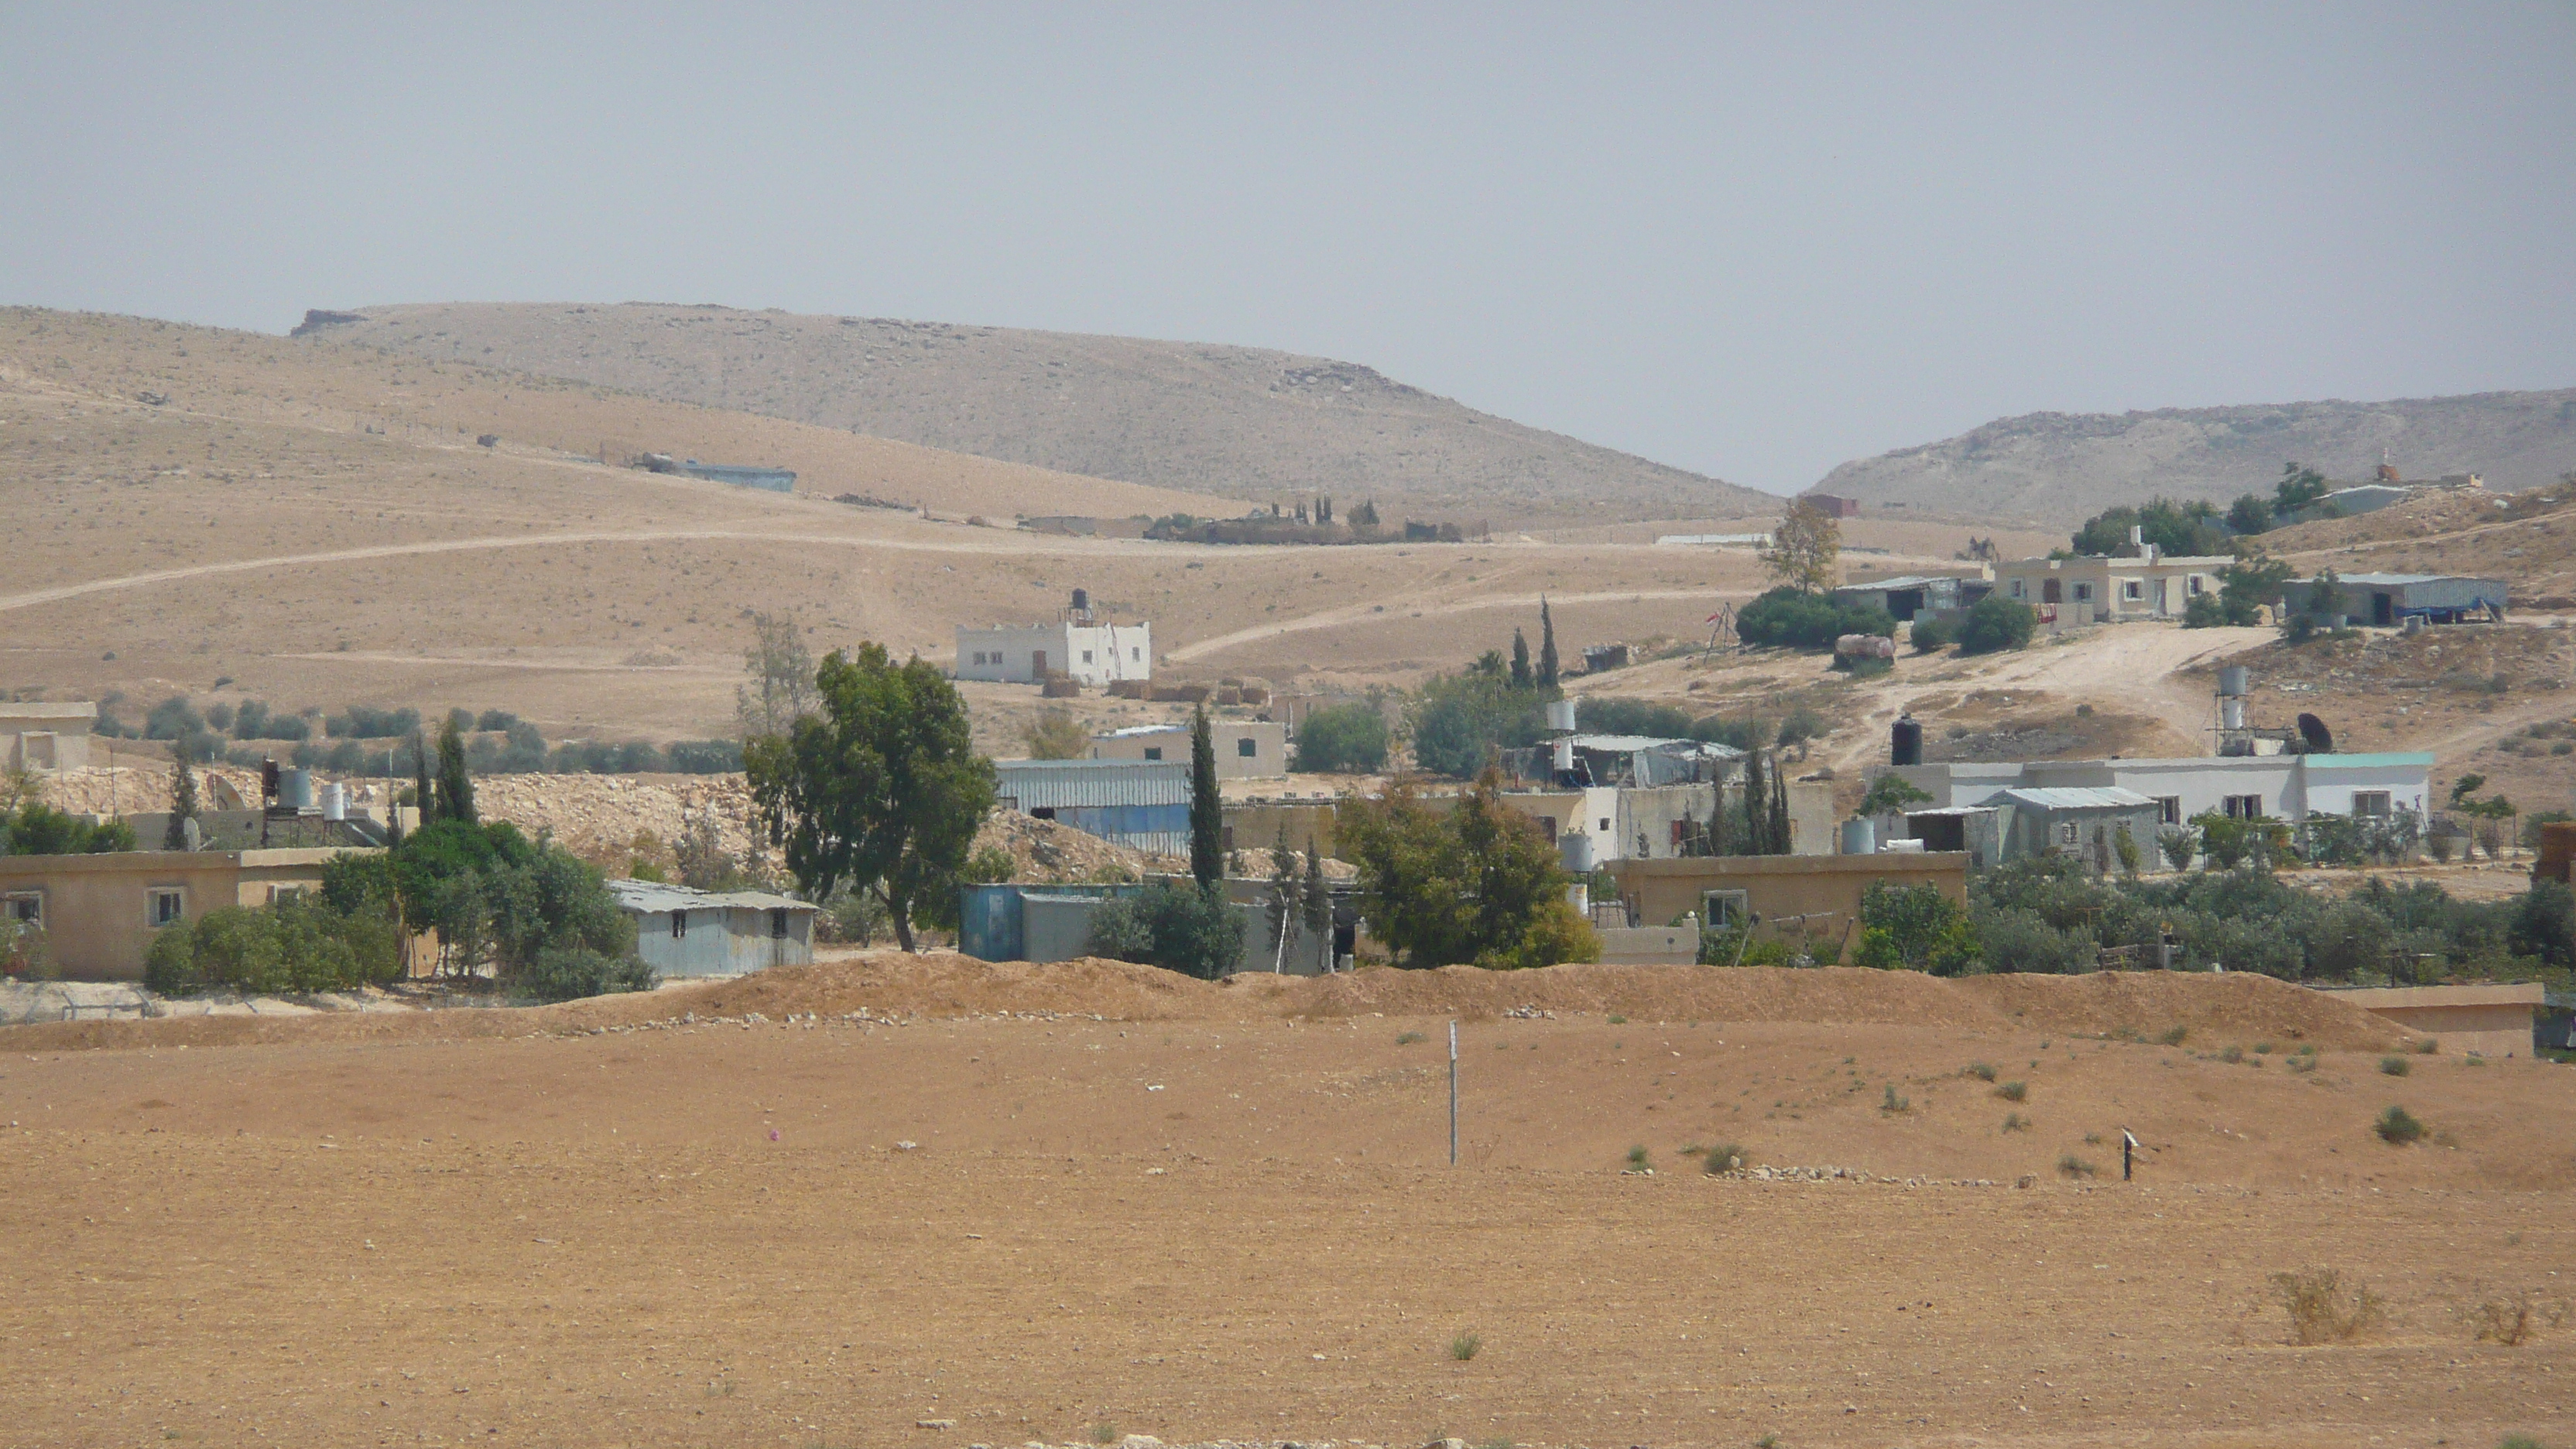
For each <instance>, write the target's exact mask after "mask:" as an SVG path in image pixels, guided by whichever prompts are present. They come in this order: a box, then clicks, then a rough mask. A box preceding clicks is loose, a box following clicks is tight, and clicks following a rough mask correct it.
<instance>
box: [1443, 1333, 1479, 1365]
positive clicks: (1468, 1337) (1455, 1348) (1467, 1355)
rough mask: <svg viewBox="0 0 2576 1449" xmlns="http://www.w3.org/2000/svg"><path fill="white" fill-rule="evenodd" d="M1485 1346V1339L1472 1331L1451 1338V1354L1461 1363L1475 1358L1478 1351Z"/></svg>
mask: <svg viewBox="0 0 2576 1449" xmlns="http://www.w3.org/2000/svg"><path fill="white" fill-rule="evenodd" d="M1484 1346H1485V1341H1484V1340H1483V1339H1481V1338H1478V1337H1477V1336H1476V1335H1474V1334H1472V1333H1462V1334H1459V1335H1458V1336H1457V1337H1456V1338H1453V1339H1451V1340H1449V1356H1450V1357H1451V1358H1454V1359H1456V1360H1457V1361H1458V1362H1460V1363H1465V1362H1466V1361H1467V1360H1469V1359H1471V1358H1474V1357H1475V1356H1476V1354H1477V1352H1478V1351H1479V1350H1481V1349H1482V1348H1484Z"/></svg>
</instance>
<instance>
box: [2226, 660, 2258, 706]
mask: <svg viewBox="0 0 2576 1449" xmlns="http://www.w3.org/2000/svg"><path fill="white" fill-rule="evenodd" d="M2253 679H2254V676H2253V672H2252V671H2251V670H2249V669H2247V668H2246V667H2245V666H2244V665H2242V664H2230V665H2227V666H2226V667H2224V668H2222V669H2220V670H2219V671H2218V692H2219V693H2220V694H2223V695H2226V696H2227V697H2229V698H2230V699H2243V698H2244V697H2245V696H2247V695H2249V694H2252V693H2253V692H2254V690H2253Z"/></svg>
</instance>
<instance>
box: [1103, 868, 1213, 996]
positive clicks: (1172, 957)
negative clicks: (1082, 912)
mask: <svg viewBox="0 0 2576 1449" xmlns="http://www.w3.org/2000/svg"><path fill="white" fill-rule="evenodd" d="M1243 938H1244V923H1243V913H1242V912H1240V911H1238V910H1236V909H1235V908H1234V906H1233V904H1232V903H1231V902H1229V901H1227V900H1226V898H1225V892H1224V891H1223V890H1222V889H1220V888H1217V887H1214V886H1211V887H1209V888H1207V889H1205V890H1201V889H1200V888H1199V887H1197V886H1196V885H1185V884H1182V883H1180V882H1177V881H1168V880H1165V881H1156V882H1155V883H1154V884H1152V885H1149V886H1147V887H1146V888H1145V889H1144V890H1143V891H1142V892H1141V893H1139V894H1137V895H1132V896H1119V897H1116V898H1113V899H1111V900H1108V901H1104V902H1102V903H1101V905H1100V908H1099V909H1098V910H1096V911H1094V912H1092V915H1091V940H1090V943H1089V946H1088V947H1087V949H1088V950H1089V951H1090V952H1091V954H1092V955H1094V956H1106V957H1109V958H1111V959H1113V960H1118V961H1134V962H1137V963H1139V964H1142V965H1147V966H1160V967H1162V968H1163V969H1165V970H1167V971H1178V972H1180V973H1181V974H1182V975H1184V976H1196V977H1198V978H1199V979H1201V980H1203V981H1213V980H1215V979H1216V978H1218V977H1220V976H1223V975H1225V974H1227V973H1228V972H1231V971H1232V970H1234V968H1235V966H1236V965H1237V964H1238V963H1240V962H1241V961H1242V959H1243Z"/></svg>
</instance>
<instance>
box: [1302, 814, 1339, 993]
mask: <svg viewBox="0 0 2576 1449" xmlns="http://www.w3.org/2000/svg"><path fill="white" fill-rule="evenodd" d="M1302 895H1303V897H1304V899H1303V900H1301V901H1300V902H1299V904H1300V905H1302V906H1303V907H1304V908H1305V911H1306V929H1307V930H1308V931H1309V932H1312V933H1313V934H1314V936H1315V939H1316V940H1317V941H1318V942H1319V943H1320V944H1321V946H1322V949H1323V952H1324V967H1325V969H1326V970H1330V969H1332V965H1333V893H1332V889H1331V888H1330V887H1329V886H1327V885H1325V884H1324V853H1323V852H1322V851H1320V850H1317V849H1316V848H1315V837H1314V836H1312V835H1308V836H1307V837H1306V888H1305V890H1304V891H1303V892H1302Z"/></svg>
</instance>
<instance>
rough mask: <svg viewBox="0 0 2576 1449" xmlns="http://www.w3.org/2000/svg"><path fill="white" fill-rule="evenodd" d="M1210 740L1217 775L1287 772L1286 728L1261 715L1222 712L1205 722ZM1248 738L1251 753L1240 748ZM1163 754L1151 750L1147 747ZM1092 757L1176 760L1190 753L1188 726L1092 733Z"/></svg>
mask: <svg viewBox="0 0 2576 1449" xmlns="http://www.w3.org/2000/svg"><path fill="white" fill-rule="evenodd" d="M1208 733H1209V736H1210V741H1211V743H1213V744H1214V745H1215V746H1216V776H1217V778H1218V779H1220V780H1271V779H1280V778H1283V777H1285V776H1286V775H1287V773H1288V727H1287V726H1286V725H1283V724H1279V723H1276V722H1275V721H1271V720H1266V719H1255V720H1242V719H1227V718H1224V717H1223V716H1217V717H1214V718H1211V719H1210V720H1209V721H1208ZM1247 742H1249V744H1250V746H1251V752H1250V753H1248V754H1247V753H1245V745H1246V743H1247ZM1154 750H1159V751H1161V752H1162V753H1161V754H1159V755H1152V754H1149V753H1147V752H1148V751H1154ZM1091 758H1093V759H1095V760H1144V759H1162V760H1178V761H1181V762H1182V763H1184V764H1186V763H1188V761H1189V758H1190V729H1189V726H1187V725H1175V726H1173V727H1172V728H1170V729H1156V730H1151V731H1144V730H1139V731H1137V732H1135V733H1132V734H1127V733H1121V734H1108V735H1098V736H1095V737H1094V738H1093V739H1092V741H1091Z"/></svg>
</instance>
